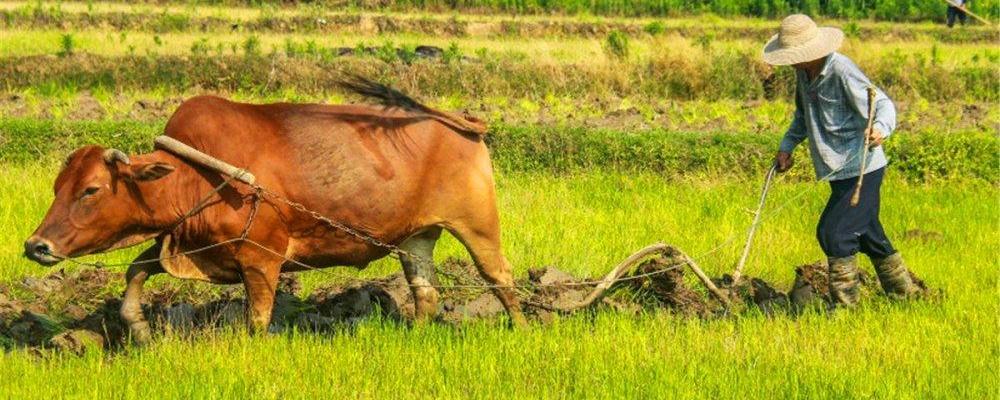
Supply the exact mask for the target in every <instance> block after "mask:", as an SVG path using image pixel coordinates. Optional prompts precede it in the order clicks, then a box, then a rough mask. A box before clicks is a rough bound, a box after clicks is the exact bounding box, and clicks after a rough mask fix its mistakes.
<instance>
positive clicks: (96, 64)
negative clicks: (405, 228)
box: [0, 37, 1000, 102]
mask: <svg viewBox="0 0 1000 400" xmlns="http://www.w3.org/2000/svg"><path fill="white" fill-rule="evenodd" d="M251 38H252V37H251ZM387 45H388V46H391V43H389V42H386V43H385V44H383V47H382V48H381V51H376V52H374V57H366V56H364V55H362V56H361V57H343V58H334V59H331V60H329V61H326V60H323V59H318V60H317V59H306V58H301V59H295V58H292V59H289V58H285V57H280V58H272V59H271V60H268V62H262V61H261V60H260V57H259V56H256V55H254V54H255V52H257V49H259V48H260V47H259V46H258V45H257V44H256V42H255V41H254V40H252V39H247V40H245V41H244V42H243V50H244V53H245V55H246V56H244V55H240V56H231V55H224V56H215V57H214V58H206V57H204V55H206V54H208V53H207V50H206V49H209V48H212V47H211V45H206V46H201V45H197V46H192V49H193V50H192V51H193V52H195V54H197V55H200V56H201V57H193V58H190V57H183V56H162V55H161V56H151V55H145V56H125V57H93V56H87V57H86V58H85V60H84V59H81V58H82V57H83V55H79V56H78V57H74V58H73V59H65V60H45V61H44V62H43V60H44V58H43V57H39V56H28V57H6V58H2V59H0V89H3V90H6V91H19V90H25V89H32V90H38V88H39V87H42V86H51V85H59V86H65V87H70V88H91V89H92V90H95V89H96V90H111V89H112V88H116V89H117V90H121V89H145V90H149V89H164V90H169V91H183V90H186V89H188V88H190V87H192V86H199V87H201V88H203V89H210V90H222V91H227V92H237V91H243V92H258V93H263V92H265V91H274V90H278V91H281V90H295V91H297V92H299V93H302V94H313V95H314V94H319V93H322V92H323V91H326V90H328V89H329V87H330V82H331V81H333V80H334V79H336V78H337V77H338V76H339V74H341V73H342V72H345V71H348V72H354V73H361V74H365V75H367V76H372V77H374V78H377V79H380V80H383V81H386V82H390V83H393V84H395V85H397V86H400V87H401V88H403V89H405V90H407V91H408V92H410V93H411V94H413V95H416V96H423V97H436V96H456V97H464V98H477V97H483V96H502V97H508V98H511V97H513V98H535V99H537V98H539V97H541V96H544V95H546V94H553V95H557V96H574V97H578V98H591V99H593V98H609V97H616V96H617V97H638V98H640V99H674V100H692V99H740V100H750V99H774V98H782V99H788V98H791V95H790V94H791V91H792V89H793V87H794V79H793V77H794V76H793V74H792V70H791V69H788V68H779V69H773V68H771V67H769V66H766V65H764V64H763V63H762V62H761V61H760V60H759V57H758V55H757V53H756V52H752V51H749V50H736V49H734V50H728V49H724V50H717V51H715V50H713V51H710V52H708V53H707V54H706V53H702V52H692V51H690V48H688V49H684V48H678V47H673V48H667V49H666V50H665V51H663V52H662V53H659V54H657V55H655V56H654V57H652V58H650V59H647V60H644V61H637V62H628V63H619V64H617V65H613V64H609V63H596V64H589V65H587V64H583V65H580V64H564V65H551V64H547V63H533V62H530V61H523V59H521V58H520V57H512V56H509V55H504V54H492V53H488V52H486V53H483V55H484V56H486V57H487V58H486V59H480V60H478V61H476V62H467V63H465V62H463V63H444V62H441V61H439V60H414V59H413V58H412V57H411V58H409V59H404V57H401V56H400V55H399V54H398V53H397V52H396V51H389V50H390V49H388V48H387V47H386V46H387ZM248 51H249V53H247V52H248ZM987 54H989V53H987ZM213 55H215V54H214V53H213ZM989 57H990V58H992V56H989ZM976 59H977V60H979V61H976V62H970V63H968V64H964V65H960V66H951V65H946V64H943V63H935V62H934V60H933V58H931V57H930V55H929V54H928V55H926V56H925V55H920V54H914V55H907V54H905V53H901V52H890V53H888V54H883V55H881V56H880V57H878V58H876V59H871V60H868V59H860V60H858V62H859V63H860V64H861V65H862V67H863V68H864V69H865V70H866V72H867V73H868V76H869V77H871V78H872V80H873V81H875V82H879V85H880V86H881V87H882V88H884V89H885V90H886V91H887V92H888V93H890V94H892V95H893V96H894V97H899V98H903V99H920V98H923V99H927V100H930V101H949V100H956V99H965V100H978V101H990V102H992V101H997V100H998V99H1000V86H998V85H995V84H993V82H994V81H993V77H994V70H995V68H996V64H995V62H993V61H985V60H981V59H979V58H976ZM407 61H408V62H407ZM272 66H274V67H280V69H281V70H282V73H281V74H272ZM914 70H919V71H922V73H921V74H912V73H908V71H914Z"/></svg>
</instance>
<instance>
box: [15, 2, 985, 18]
mask: <svg viewBox="0 0 1000 400" xmlns="http://www.w3.org/2000/svg"><path fill="white" fill-rule="evenodd" d="M145 2H146V3H161V4H162V3H166V4H165V5H162V6H161V5H159V4H152V5H151V4H142V3H143V2H129V3H133V4H129V5H124V4H114V3H103V2H102V3H96V2H87V3H81V2H66V3H67V4H62V2H41V1H39V2H30V3H28V4H26V5H18V4H16V3H10V2H5V3H6V4H3V5H4V6H6V7H10V8H17V9H21V10H25V11H27V12H31V13H43V14H46V15H54V16H60V15H62V14H63V13H66V12H73V11H76V12H80V11H85V12H86V13H87V14H98V13H104V12H109V11H111V12H113V11H117V12H122V11H130V12H136V11H144V12H157V11H161V12H162V11H167V10H169V11H172V12H177V13H183V14H185V15H189V16H198V15H211V16H216V15H219V13H220V12H225V11H235V12H236V14H238V15H239V16H241V17H246V16H256V15H265V16H269V17H275V16H279V15H288V14H307V15H321V14H323V13H324V12H327V11H328V10H329V9H342V8H347V9H349V10H372V11H380V12H382V11H405V12H410V13H413V12H416V13H432V14H433V13H442V14H448V13H462V14H476V13H485V14H506V15H526V16H532V15H543V16H546V17H548V16H550V15H553V14H555V15H572V16H595V15H596V16H612V17H616V16H618V17H620V16H625V17H675V16H678V15H709V16H715V15H720V16H729V17H732V16H756V17H761V16H767V17H781V16H785V15H787V14H791V13H795V12H803V13H807V14H810V15H815V16H829V17H841V18H866V17H872V18H878V19H881V20H893V21H936V20H938V19H940V18H941V15H942V11H941V10H942V7H941V6H942V5H941V4H940V3H937V2H933V1H928V0H899V1H895V2H860V1H853V0H848V1H830V2H810V1H797V0H790V1H767V0H707V1H700V2H683V1H678V0H629V1H623V0H461V1H456V0H404V1H394V2H388V3H378V2H375V3H373V2H371V1H364V0H353V1H340V0H321V1H315V2H303V3H302V4H301V5H298V6H295V4H294V3H292V4H289V2H279V1H274V2H271V1H260V0H222V1H219V0H210V1H180V0H174V1H149V0H146V1H145ZM137 3H138V4H137ZM219 5H225V6H226V7H219ZM232 6H236V7H232ZM248 6H254V7H253V8H250V7H248ZM970 8H971V10H973V11H975V12H977V13H979V14H982V15H984V16H996V13H997V11H996V9H997V3H996V2H995V1H994V0H985V1H982V2H977V3H971V4H970Z"/></svg>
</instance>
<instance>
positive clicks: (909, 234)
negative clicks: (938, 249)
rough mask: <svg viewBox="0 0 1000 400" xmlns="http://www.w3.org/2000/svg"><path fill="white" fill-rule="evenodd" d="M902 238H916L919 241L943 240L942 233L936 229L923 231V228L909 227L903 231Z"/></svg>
mask: <svg viewBox="0 0 1000 400" xmlns="http://www.w3.org/2000/svg"><path fill="white" fill-rule="evenodd" d="M903 239H904V240H916V241H919V242H921V243H931V242H940V241H942V240H944V234H943V233H941V232H938V231H925V230H923V229H910V230H908V231H906V232H903Z"/></svg>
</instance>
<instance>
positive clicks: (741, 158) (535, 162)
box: [0, 119, 1000, 183]
mask: <svg viewBox="0 0 1000 400" xmlns="http://www.w3.org/2000/svg"><path fill="white" fill-rule="evenodd" d="M162 126H163V125H162V124H159V123H157V124H148V123H142V122H137V121H127V120H126V121H105V122H94V121H84V122H81V121H65V120H55V121H52V120H36V119H0V143H2V144H3V147H0V162H4V163H11V164H18V165H25V164H28V165H30V164H33V163H36V162H37V161H38V160H40V159H53V158H55V159H61V158H62V157H65V155H66V154H69V152H71V151H72V150H73V149H76V148H77V147H80V146H83V145H86V144H94V143H98V144H102V145H105V146H109V147H117V148H120V149H122V150H124V151H127V152H130V153H136V152H144V151H149V150H150V147H151V143H152V138H153V137H155V136H156V135H159V134H161V133H162V131H163V128H162ZM780 138H781V135H780V134H778V133H776V132H774V131H772V132H766V133H750V132H738V133H733V132H720V131H714V132H713V131H710V132H678V131H670V130H665V129H649V130H642V131H628V130H621V129H587V128H579V127H564V126H535V125H524V126H517V125H505V124H495V125H493V126H492V127H491V128H490V132H489V133H488V135H487V138H486V141H487V145H488V146H489V147H490V149H491V150H492V152H493V158H494V163H495V164H496V166H497V167H498V168H499V169H501V170H504V171H521V172H532V171H535V172H537V171H548V172H552V173H559V174H562V173H579V172H589V171H595V170H599V171H619V172H644V171H646V172H648V171H654V172H656V173H660V174H663V175H664V176H666V177H677V176H686V175H698V174H712V175H717V176H730V177H734V176H735V177H748V176H754V174H756V173H758V172H759V171H763V170H766V169H767V167H768V166H769V163H770V162H771V161H772V160H773V154H774V151H775V149H776V143H778V142H779V141H780ZM885 146H886V149H887V151H888V152H889V153H890V154H891V155H892V156H893V160H894V162H895V163H896V168H897V170H898V171H899V174H900V176H901V177H904V178H906V179H908V180H911V181H921V182H922V181H935V180H940V179H955V178H958V179H976V180H981V181H985V182H993V183H995V182H997V179H998V177H1000V172H998V168H1000V151H998V149H1000V139H998V138H997V137H996V135H994V134H993V133H992V132H988V131H978V130H962V131H957V132H951V133H948V134H942V132H937V131H922V132H906V131H897V132H896V134H895V135H894V136H893V137H892V138H891V139H890V140H889V141H887V142H886V145H885ZM805 147H806V146H800V150H799V151H798V154H799V157H800V159H801V160H800V162H803V163H805V162H806V160H805V154H804V153H805V152H806V150H804V149H805ZM791 175H793V176H794V177H795V178H796V179H803V178H806V177H812V170H811V169H810V168H808V167H804V168H799V169H798V170H797V171H796V172H794V173H792V174H791Z"/></svg>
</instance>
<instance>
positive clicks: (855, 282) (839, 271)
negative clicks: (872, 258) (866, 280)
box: [829, 256, 861, 308]
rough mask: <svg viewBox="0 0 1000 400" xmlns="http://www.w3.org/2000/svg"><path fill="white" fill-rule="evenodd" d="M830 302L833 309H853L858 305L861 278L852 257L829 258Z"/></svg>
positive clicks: (854, 259)
mask: <svg viewBox="0 0 1000 400" xmlns="http://www.w3.org/2000/svg"><path fill="white" fill-rule="evenodd" d="M829 264H830V269H829V271H830V274H829V278H830V301H831V302H832V305H833V307H834V308H837V307H848V308H849V307H853V306H854V305H855V304H857V303H858V297H859V294H860V290H859V286H860V285H861V276H860V272H859V271H858V264H857V261H856V258H855V257H854V256H850V257H842V258H834V257H830V258H829Z"/></svg>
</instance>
